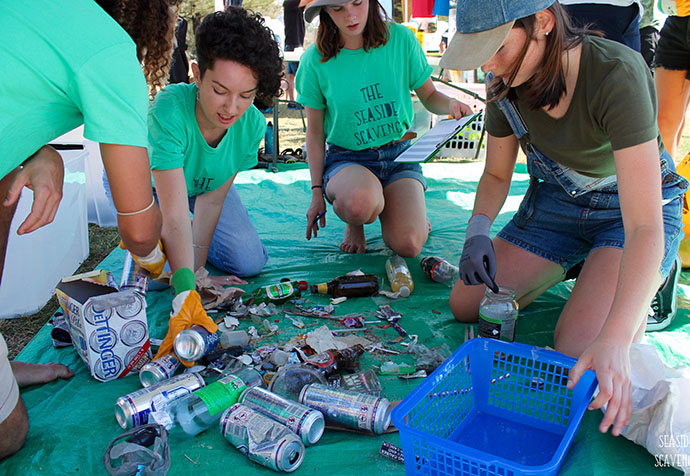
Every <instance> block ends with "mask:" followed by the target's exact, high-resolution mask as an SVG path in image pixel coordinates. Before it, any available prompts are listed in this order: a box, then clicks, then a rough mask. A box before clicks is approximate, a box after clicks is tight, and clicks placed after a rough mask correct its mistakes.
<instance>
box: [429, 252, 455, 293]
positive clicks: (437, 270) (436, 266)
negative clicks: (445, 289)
mask: <svg viewBox="0 0 690 476" xmlns="http://www.w3.org/2000/svg"><path fill="white" fill-rule="evenodd" d="M419 265H420V266H421V267H422V271H424V274H426V275H427V276H429V277H430V278H431V279H433V280H434V281H436V282H437V283H443V284H445V285H446V286H451V287H452V286H453V285H454V284H455V282H456V281H457V280H458V277H459V276H460V271H459V270H458V267H457V266H453V265H452V264H450V263H449V262H448V261H446V260H444V259H443V258H440V257H438V256H425V257H424V258H422V260H421V261H420V262H419Z"/></svg>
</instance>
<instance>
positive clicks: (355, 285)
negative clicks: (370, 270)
mask: <svg viewBox="0 0 690 476" xmlns="http://www.w3.org/2000/svg"><path fill="white" fill-rule="evenodd" d="M378 291H379V278H378V277H377V276H376V275H375V274H360V275H345V276H338V277H337V278H335V279H332V280H331V281H329V282H327V283H321V284H313V285H312V286H311V292H312V293H319V294H330V295H331V296H333V297H340V296H345V297H364V296H371V295H373V294H376V293H377V292H378Z"/></svg>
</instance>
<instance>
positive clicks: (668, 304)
mask: <svg viewBox="0 0 690 476" xmlns="http://www.w3.org/2000/svg"><path fill="white" fill-rule="evenodd" d="M680 270H681V262H680V256H676V261H675V262H674V263H673V267H672V268H671V271H670V272H669V273H668V276H667V277H666V281H664V283H663V284H662V285H661V287H660V288H659V290H658V291H657V292H656V295H655V296H654V299H652V304H651V306H650V309H649V315H648V316H647V331H648V332H649V331H660V330H662V329H666V328H667V327H668V326H669V325H670V324H671V322H672V321H673V318H674V317H675V316H676V310H677V309H678V297H677V294H676V290H677V288H678V279H679V278H680Z"/></svg>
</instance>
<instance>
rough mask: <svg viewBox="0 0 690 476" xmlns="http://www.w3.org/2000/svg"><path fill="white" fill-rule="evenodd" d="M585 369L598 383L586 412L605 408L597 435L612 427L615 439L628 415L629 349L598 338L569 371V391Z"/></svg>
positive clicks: (630, 404) (629, 387)
mask: <svg viewBox="0 0 690 476" xmlns="http://www.w3.org/2000/svg"><path fill="white" fill-rule="evenodd" d="M587 369H591V370H594V371H595V372H596V374H597V379H598V380H599V394H598V395H597V397H596V398H595V399H594V401H593V402H591V403H590V404H589V407H588V408H589V409H590V410H595V409H597V408H601V407H603V406H604V405H605V404H608V406H607V408H606V413H605V414H604V418H603V419H602V420H601V424H600V425H599V431H601V432H602V433H606V432H607V431H608V429H609V427H610V426H611V425H613V431H612V434H613V436H619V435H620V434H621V432H622V431H623V429H624V428H625V427H626V426H627V424H628V422H629V420H630V415H631V414H632V382H631V380H630V346H626V345H621V343H620V342H617V341H612V340H606V339H602V338H601V337H599V338H597V339H596V340H595V341H594V342H592V344H591V345H590V346H589V347H588V348H587V349H585V351H584V352H583V353H582V355H581V356H580V358H579V359H578V361H577V363H576V364H575V365H574V366H573V368H572V369H570V375H569V379H568V388H569V389H572V388H573V387H575V385H576V384H577V382H578V380H579V379H580V377H581V376H582V374H583V373H584V372H585V370H587Z"/></svg>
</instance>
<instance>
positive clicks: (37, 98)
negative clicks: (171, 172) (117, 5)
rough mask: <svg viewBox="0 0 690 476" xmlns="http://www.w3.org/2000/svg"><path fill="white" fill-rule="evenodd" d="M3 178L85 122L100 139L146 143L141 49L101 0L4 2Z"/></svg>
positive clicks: (0, 85) (0, 54) (0, 17)
mask: <svg viewBox="0 0 690 476" xmlns="http://www.w3.org/2000/svg"><path fill="white" fill-rule="evenodd" d="M0 31H2V37H3V39H2V41H0V65H2V71H3V73H4V74H3V78H2V80H0V98H2V99H0V137H2V140H1V141H0V177H4V176H5V175H6V174H7V173H8V172H9V171H10V170H12V169H14V168H15V167H16V166H18V165H19V164H21V163H22V162H23V161H24V160H26V159H27V158H28V157H29V156H30V155H32V154H33V153H34V152H36V151H37V150H38V149H39V148H40V147H42V146H43V145H45V144H46V143H48V142H50V141H51V140H53V139H55V138H56V137H58V136H60V135H62V134H64V133H66V132H68V131H70V130H72V129H74V128H75V127H77V126H79V125H81V124H84V136H85V137H86V138H87V139H91V140H94V141H98V142H105V143H110V144H125V145H134V146H140V147H146V143H147V142H146V113H147V109H148V90H147V87H146V81H145V79H144V74H143V73H142V71H141V66H140V65H139V61H138V60H137V55H136V46H135V45H134V42H133V41H132V39H131V38H130V37H129V35H128V34H127V32H125V31H124V30H123V29H122V27H120V25H119V24H118V23H117V22H116V21H115V20H113V19H112V18H111V17H110V16H109V15H108V14H107V13H105V12H104V11H103V10H102V9H101V7H99V6H98V5H97V4H96V2H94V1H93V0H31V1H26V0H2V1H0Z"/></svg>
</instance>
